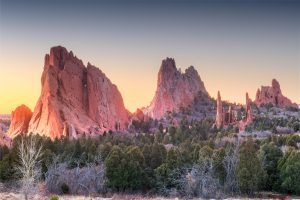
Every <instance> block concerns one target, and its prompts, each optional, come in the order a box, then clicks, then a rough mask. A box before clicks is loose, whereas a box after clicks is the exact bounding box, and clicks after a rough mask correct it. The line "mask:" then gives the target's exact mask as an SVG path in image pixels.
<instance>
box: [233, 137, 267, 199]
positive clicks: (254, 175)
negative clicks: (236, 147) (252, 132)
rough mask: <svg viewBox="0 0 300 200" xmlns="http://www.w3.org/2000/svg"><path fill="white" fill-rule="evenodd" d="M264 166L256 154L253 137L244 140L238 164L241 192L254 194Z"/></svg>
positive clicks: (238, 180)
mask: <svg viewBox="0 0 300 200" xmlns="http://www.w3.org/2000/svg"><path fill="white" fill-rule="evenodd" d="M261 176H262V167H261V163H260V160H259V159H258V157H257V155H256V148H255V144H254V142H253V140H252V138H250V139H248V140H247V141H244V142H243V144H242V145H241V148H240V158H239V163H238V166H237V182H238V185H239V188H240V190H241V192H243V193H245V194H248V195H253V194H254V192H256V191H257V190H258V187H259V183H260V178H261Z"/></svg>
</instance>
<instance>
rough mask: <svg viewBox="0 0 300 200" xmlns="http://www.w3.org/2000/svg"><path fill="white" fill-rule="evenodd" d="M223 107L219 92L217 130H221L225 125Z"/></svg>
mask: <svg viewBox="0 0 300 200" xmlns="http://www.w3.org/2000/svg"><path fill="white" fill-rule="evenodd" d="M223 116H224V115H223V105H222V100H221V95H220V91H218V97H217V114H216V122H215V124H216V127H217V129H220V128H221V127H222V125H223Z"/></svg>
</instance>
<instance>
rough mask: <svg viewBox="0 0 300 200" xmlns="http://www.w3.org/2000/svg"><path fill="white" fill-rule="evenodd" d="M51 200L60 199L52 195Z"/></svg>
mask: <svg viewBox="0 0 300 200" xmlns="http://www.w3.org/2000/svg"><path fill="white" fill-rule="evenodd" d="M50 200H59V197H58V196H57V195H52V196H51V197H50Z"/></svg>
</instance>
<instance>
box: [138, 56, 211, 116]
mask: <svg viewBox="0 0 300 200" xmlns="http://www.w3.org/2000/svg"><path fill="white" fill-rule="evenodd" d="M198 92H203V93H205V94H207V91H206V89H205V87H204V83H203V82H202V81H201V79H200V76H199V74H198V72H197V71H196V70H195V68H194V67H193V66H191V67H189V68H187V69H186V70H185V72H184V73H181V72H180V70H178V69H177V68H176V65H175V61H174V59H172V58H166V59H165V60H163V61H162V64H161V67H160V70H159V72H158V79H157V89H156V93H155V96H154V98H153V100H152V101H151V103H150V106H148V107H147V108H146V109H144V113H145V114H146V115H148V116H150V117H152V118H155V119H158V118H161V117H162V116H163V115H164V114H165V113H166V112H167V111H173V110H175V111H177V110H178V109H179V108H180V107H185V106H187V105H189V104H190V103H191V102H192V101H193V100H194V98H195V96H196V95H197V94H198Z"/></svg>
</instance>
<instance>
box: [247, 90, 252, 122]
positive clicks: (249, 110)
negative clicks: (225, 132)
mask: <svg viewBox="0 0 300 200" xmlns="http://www.w3.org/2000/svg"><path fill="white" fill-rule="evenodd" d="M252 121H253V115H252V109H251V99H250V98H249V95H248V92H246V123H247V124H249V123H252Z"/></svg>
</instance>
